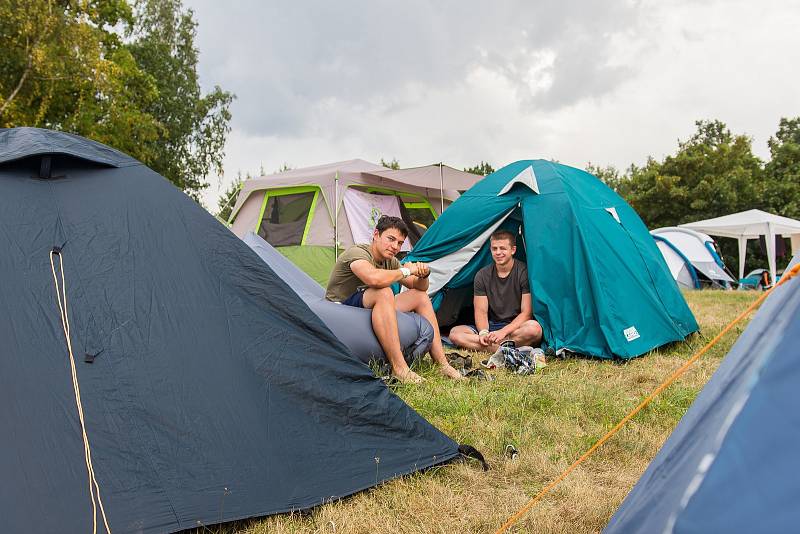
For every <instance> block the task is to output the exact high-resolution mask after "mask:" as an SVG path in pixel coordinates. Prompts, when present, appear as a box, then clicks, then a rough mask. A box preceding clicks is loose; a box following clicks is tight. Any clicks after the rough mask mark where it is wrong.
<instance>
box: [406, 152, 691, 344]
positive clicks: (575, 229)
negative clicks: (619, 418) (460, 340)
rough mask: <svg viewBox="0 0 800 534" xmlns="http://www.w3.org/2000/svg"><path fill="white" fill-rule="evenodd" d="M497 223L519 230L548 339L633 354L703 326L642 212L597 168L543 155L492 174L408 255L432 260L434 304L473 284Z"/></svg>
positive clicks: (520, 246) (487, 257)
mask: <svg viewBox="0 0 800 534" xmlns="http://www.w3.org/2000/svg"><path fill="white" fill-rule="evenodd" d="M500 227H502V228H506V229H509V230H511V231H513V232H519V234H520V238H519V239H518V242H517V249H518V250H517V255H518V256H520V258H521V259H523V260H524V261H526V263H527V264H528V273H529V276H530V285H531V294H532V298H533V309H534V315H535V317H536V319H537V320H538V321H539V322H540V323H541V325H542V328H543V331H544V344H545V346H546V347H552V348H553V349H555V350H560V349H565V350H568V351H571V352H575V353H579V354H584V355H589V356H597V357H600V358H613V357H620V358H624V359H628V358H633V357H635V356H639V355H641V354H644V353H645V352H647V351H649V350H651V349H653V348H655V347H658V346H660V345H663V344H665V343H668V342H671V341H679V340H683V339H684V338H685V337H686V336H687V335H688V334H690V333H692V332H695V331H697V329H698V327H697V322H696V321H695V319H694V316H693V315H692V312H691V311H690V310H689V307H688V306H687V305H686V301H685V300H684V299H683V296H682V295H681V293H680V291H679V290H678V287H677V285H676V283H675V280H674V279H673V278H672V276H671V275H670V272H669V269H668V268H667V265H666V263H665V262H664V259H663V257H662V255H661V253H660V252H659V251H658V248H657V246H656V244H655V241H654V240H653V238H652V237H651V236H650V234H649V232H648V230H647V228H646V227H645V225H644V224H643V223H642V221H641V219H640V218H639V216H638V215H637V214H636V212H635V211H634V210H633V209H632V208H631V207H630V206H629V205H628V204H627V203H626V202H625V201H624V200H623V199H622V198H620V197H619V196H618V195H617V194H616V193H614V192H613V191H612V190H611V189H609V188H608V187H607V186H606V185H605V184H603V183H602V182H601V181H600V180H598V179H597V178H595V177H594V176H592V175H591V174H589V173H587V172H584V171H582V170H579V169H575V168H572V167H568V166H566V165H561V164H558V163H553V162H551V161H544V160H532V161H531V160H526V161H518V162H516V163H512V164H511V165H508V166H506V167H503V168H502V169H500V170H498V171H497V172H495V173H493V174H490V175H489V176H487V177H486V178H484V179H483V180H481V181H480V182H478V183H477V184H476V185H475V186H473V187H472V188H471V189H469V190H468V191H467V192H466V193H464V194H463V195H462V196H461V197H460V198H459V199H458V200H456V201H455V202H454V203H453V204H452V205H451V206H450V207H449V208H448V209H447V210H446V211H445V212H444V213H443V214H442V215H441V216H440V217H439V219H437V220H436V222H435V223H434V224H433V225H432V226H431V227H430V229H429V230H428V231H427V232H426V233H425V235H424V236H423V237H422V239H420V241H418V242H417V244H416V246H415V247H414V250H413V251H412V252H411V254H409V256H408V257H409V259H410V260H412V261H425V262H429V263H430V264H431V277H430V289H429V293H430V294H431V296H432V297H433V300H434V304H435V305H436V306H437V307H439V306H442V303H443V301H444V302H447V299H448V296H449V295H456V294H459V293H461V294H463V291H457V290H458V289H459V288H467V291H468V288H471V287H472V281H473V278H474V276H475V273H476V272H477V271H478V269H480V268H481V267H483V266H484V265H488V264H489V263H490V262H491V261H492V260H491V254H490V252H489V244H488V241H489V235H490V234H491V233H492V232H493V231H494V230H495V229H497V228H500ZM470 300H471V299H470Z"/></svg>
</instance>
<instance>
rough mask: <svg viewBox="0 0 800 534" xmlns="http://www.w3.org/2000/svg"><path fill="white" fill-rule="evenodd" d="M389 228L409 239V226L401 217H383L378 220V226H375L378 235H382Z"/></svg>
mask: <svg viewBox="0 0 800 534" xmlns="http://www.w3.org/2000/svg"><path fill="white" fill-rule="evenodd" d="M389 228H394V229H395V230H397V231H398V232H400V233H401V234H403V237H408V226H406V223H405V221H404V220H403V219H401V218H400V217H392V216H391V215H382V216H381V218H380V219H378V224H376V225H375V229H376V230H377V231H378V235H381V234H382V233H383V232H385V231H386V230H388V229H389Z"/></svg>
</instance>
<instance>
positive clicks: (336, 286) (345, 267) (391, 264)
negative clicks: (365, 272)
mask: <svg viewBox="0 0 800 534" xmlns="http://www.w3.org/2000/svg"><path fill="white" fill-rule="evenodd" d="M371 247H372V245H370V244H369V243H365V244H363V245H353V246H352V247H350V248H348V249H347V250H345V251H344V252H342V253H341V254H340V255H339V258H338V259H337V260H336V265H334V266H333V272H331V277H330V278H329V279H328V289H327V290H326V291H325V298H326V299H328V300H332V301H333V302H342V301H343V300H347V297H349V296H350V295H352V294H353V293H355V292H356V290H357V289H358V288H360V287H365V286H366V284H364V282H363V281H362V280H361V278H359V277H358V276H356V274H355V273H354V272H353V271H352V270H351V269H350V264H351V263H353V262H354V261H356V260H367V261H368V262H370V263H371V264H372V265H373V267H375V268H377V269H388V270H396V269H399V268H400V262H399V261H397V258H389V259H388V260H385V261H382V262H377V261H375V258H373V257H372V252H371V251H370V249H371Z"/></svg>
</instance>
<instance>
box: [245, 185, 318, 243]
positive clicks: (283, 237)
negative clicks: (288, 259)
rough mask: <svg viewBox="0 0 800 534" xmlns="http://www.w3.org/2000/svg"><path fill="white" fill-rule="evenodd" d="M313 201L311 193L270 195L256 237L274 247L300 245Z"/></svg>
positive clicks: (312, 193)
mask: <svg viewBox="0 0 800 534" xmlns="http://www.w3.org/2000/svg"><path fill="white" fill-rule="evenodd" d="M313 201H314V192H313V191H309V192H303V193H293V194H289V195H279V196H272V195H270V196H269V198H268V199H267V205H266V207H265V209H264V216H263V218H262V219H261V224H260V225H259V227H258V235H260V236H261V237H263V238H264V239H265V240H266V241H267V242H269V243H270V244H271V245H272V246H274V247H279V246H286V245H300V244H302V242H303V233H304V231H305V227H306V222H307V220H308V217H309V216H310V211H311V205H312V203H313Z"/></svg>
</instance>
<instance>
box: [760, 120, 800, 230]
mask: <svg viewBox="0 0 800 534" xmlns="http://www.w3.org/2000/svg"><path fill="white" fill-rule="evenodd" d="M768 143H769V151H770V156H771V157H770V161H769V163H767V165H766V168H765V170H764V171H765V172H764V175H765V176H764V181H763V186H764V192H763V197H764V204H765V207H766V208H767V209H768V210H769V211H772V212H775V213H777V214H779V215H783V216H784V217H792V218H800V117H795V118H793V119H786V118H782V119H781V120H780V123H779V124H778V131H777V132H776V133H775V135H774V136H773V137H770V139H769V142H768Z"/></svg>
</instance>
